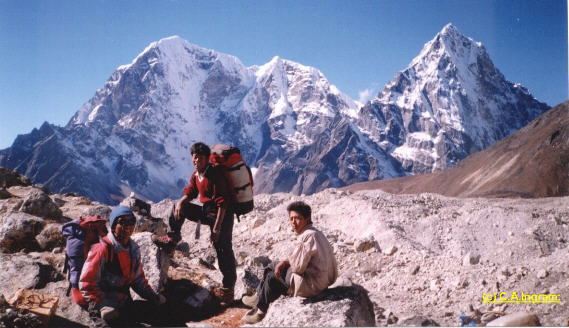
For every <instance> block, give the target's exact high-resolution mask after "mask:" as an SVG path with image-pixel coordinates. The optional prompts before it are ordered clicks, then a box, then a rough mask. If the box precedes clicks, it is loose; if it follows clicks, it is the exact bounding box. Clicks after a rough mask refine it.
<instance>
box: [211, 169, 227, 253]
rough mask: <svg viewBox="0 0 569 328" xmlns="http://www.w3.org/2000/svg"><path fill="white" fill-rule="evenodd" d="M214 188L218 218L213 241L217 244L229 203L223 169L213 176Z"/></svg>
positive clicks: (216, 170) (214, 226)
mask: <svg viewBox="0 0 569 328" xmlns="http://www.w3.org/2000/svg"><path fill="white" fill-rule="evenodd" d="M213 188H214V202H215V206H217V216H216V218H215V223H214V224H213V229H212V234H211V241H212V243H217V242H218V241H219V233H220V232H221V225H222V223H223V219H224V218H225V213H226V212H227V206H228V201H229V196H230V194H229V186H228V185H227V181H226V179H225V174H224V172H223V171H222V168H221V167H216V168H215V171H214V175H213Z"/></svg>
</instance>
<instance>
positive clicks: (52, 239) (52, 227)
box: [36, 223, 66, 251]
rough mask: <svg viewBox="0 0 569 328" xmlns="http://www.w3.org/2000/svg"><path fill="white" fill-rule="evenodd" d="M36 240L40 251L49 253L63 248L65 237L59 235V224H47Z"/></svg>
mask: <svg viewBox="0 0 569 328" xmlns="http://www.w3.org/2000/svg"><path fill="white" fill-rule="evenodd" d="M36 240H37V242H38V244H39V246H40V247H41V249H43V250H46V251H51V250H52V249H54V248H55V247H64V246H65V242H66V241H65V237H64V236H63V234H62V233H61V224H58V223H50V224H48V225H47V226H46V227H45V228H44V229H43V230H42V231H41V232H40V233H39V234H38V235H37V236H36Z"/></svg>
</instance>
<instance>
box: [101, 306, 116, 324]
mask: <svg viewBox="0 0 569 328" xmlns="http://www.w3.org/2000/svg"><path fill="white" fill-rule="evenodd" d="M100 312H101V318H102V319H103V320H105V321H109V320H114V319H116V318H118V317H119V310H117V309H115V308H114V307H110V306H103V307H102V308H101V310H100Z"/></svg>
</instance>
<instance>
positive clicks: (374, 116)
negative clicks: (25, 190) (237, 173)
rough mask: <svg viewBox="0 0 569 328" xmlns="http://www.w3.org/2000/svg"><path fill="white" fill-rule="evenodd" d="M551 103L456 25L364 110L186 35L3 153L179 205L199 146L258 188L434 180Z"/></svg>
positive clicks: (108, 193) (280, 63)
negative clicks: (237, 161) (225, 152)
mask: <svg viewBox="0 0 569 328" xmlns="http://www.w3.org/2000/svg"><path fill="white" fill-rule="evenodd" d="M547 108H548V107H547V106H546V105H545V104H542V103H540V102H538V101H537V100H535V99H534V98H533V97H532V96H531V95H530V94H529V92H528V91H527V90H526V89H525V88H523V87H522V86H520V85H517V84H512V83H510V82H508V81H507V80H506V79H505V78H504V76H503V75H502V74H501V73H500V72H499V71H498V70H497V69H496V68H495V67H494V65H493V64H492V61H491V60H490V58H489V56H488V54H487V52H486V51H485V49H484V47H483V46H482V45H481V44H480V43H478V42H475V41H473V40H472V39H470V38H467V37H465V36H463V35H462V34H460V33H459V32H458V30H457V29H456V28H455V27H454V26H452V25H450V24H449V25H447V26H445V27H444V28H443V30H442V31H441V32H440V33H438V34H437V35H436V36H435V38H434V39H433V40H432V41H430V42H429V43H427V44H426V45H425V47H424V48H423V50H422V51H421V53H420V54H419V56H418V57H417V58H415V59H414V60H413V61H412V62H411V64H410V66H409V67H408V68H407V69H405V70H404V71H402V72H400V73H398V74H397V76H396V77H395V79H394V80H393V81H391V82H390V83H388V85H387V86H386V88H385V89H384V91H383V92H381V93H380V94H379V95H378V96H377V97H376V98H375V99H374V100H372V101H371V102H369V103H368V104H366V105H365V106H363V108H359V107H358V105H357V104H356V103H355V102H354V101H353V100H352V99H351V98H350V97H348V96H347V95H345V94H343V93H342V92H341V91H340V90H338V89H337V88H336V87H335V86H334V85H333V84H331V83H330V82H329V81H328V80H327V79H326V77H325V76H324V75H323V74H322V72H320V71H318V70H317V69H316V68H313V67H308V66H304V65H301V64H299V63H295V62H292V61H289V60H285V59H282V58H279V57H275V58H273V59H272V60H271V61H270V62H268V63H266V64H264V65H262V66H251V67H245V66H244V65H243V64H242V63H241V62H240V61H239V59H237V58H236V57H234V56H231V55H227V54H222V53H219V52H216V51H214V50H210V49H204V48H201V47H198V46H195V45H193V44H191V43H189V42H187V41H185V40H183V39H181V38H179V37H170V38H166V39H162V40H160V41H158V42H154V43H152V44H150V45H149V46H148V47H147V48H146V49H145V50H144V51H143V52H142V53H141V54H140V55H138V56H137V57H136V58H135V59H134V60H133V61H132V63H130V64H128V65H123V66H120V67H119V68H118V69H117V70H116V71H115V72H114V73H113V74H112V76H111V77H110V78H109V80H108V81H107V82H106V83H105V85H104V86H103V87H102V88H101V89H99V90H97V92H96V94H95V96H94V97H93V98H91V99H90V100H89V101H88V102H87V103H85V105H83V107H82V108H81V109H80V110H79V111H77V113H75V115H74V116H73V117H72V118H71V119H70V121H69V123H68V124H67V125H66V126H65V127H57V126H54V125H51V124H49V123H45V124H44V125H42V126H41V127H40V128H39V129H34V130H33V131H32V132H31V133H30V134H26V135H20V136H18V137H17V138H16V140H15V141H14V143H13V145H12V147H10V148H8V149H5V150H2V151H0V166H3V167H7V168H10V169H15V170H17V171H18V172H20V173H23V174H25V175H26V176H28V177H29V178H30V179H32V181H34V182H35V183H42V184H44V185H46V186H47V187H49V188H50V189H51V190H54V191H57V192H60V193H65V192H78V193H80V194H82V195H86V196H88V197H90V198H92V199H95V200H98V201H101V202H104V203H107V204H113V203H117V202H118V201H119V200H120V199H122V198H123V197H125V196H126V195H128V194H129V193H130V192H131V191H135V192H137V193H138V194H139V195H141V196H142V197H144V198H146V199H150V200H154V201H158V200H160V199H163V198H166V197H178V196H179V194H180V190H181V188H182V187H183V185H184V184H185V182H186V181H187V177H188V176H189V174H190V172H191V170H192V168H191V165H190V163H189V154H188V148H189V146H190V145H191V144H192V143H194V142H196V141H204V142H206V143H208V144H214V143H219V142H222V143H230V144H233V145H237V146H238V147H240V148H241V149H242V151H243V155H244V157H245V159H246V160H247V162H248V163H249V164H250V166H251V167H253V168H254V171H255V180H256V181H257V183H256V188H255V191H256V192H257V193H273V192H292V193H294V194H302V193H305V194H310V193H314V192H317V191H320V190H323V189H325V188H328V187H341V186H345V185H348V184H352V183H356V182H361V181H368V180H377V179H387V178H394V177H399V176H405V175H407V174H415V173H424V172H431V171H436V170H440V169H443V168H446V167H447V166H453V165H455V164H456V163H457V162H458V161H460V160H461V159H463V158H465V157H466V156H467V155H468V154H470V153H472V152H474V151H477V150H480V149H484V148H486V147H488V146H489V145H491V144H492V143H493V142H495V141H497V140H499V139H500V138H502V137H504V136H506V135H508V134H509V133H511V132H513V131H515V130H516V129H519V128H520V127H522V126H524V125H525V124H526V123H527V122H529V121H530V120H531V119H533V118H534V117H536V116H537V115H539V114H540V113H542V112H544V111H545V110H546V109H547Z"/></svg>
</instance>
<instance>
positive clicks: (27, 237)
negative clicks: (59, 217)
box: [0, 212, 45, 253]
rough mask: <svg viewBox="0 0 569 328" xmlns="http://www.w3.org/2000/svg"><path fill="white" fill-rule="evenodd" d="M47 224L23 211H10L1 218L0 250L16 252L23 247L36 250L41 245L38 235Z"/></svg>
mask: <svg viewBox="0 0 569 328" xmlns="http://www.w3.org/2000/svg"><path fill="white" fill-rule="evenodd" d="M44 226H45V221H44V220H42V219H41V218H38V217H36V216H33V215H29V214H26V213H21V212H9V213H7V214H6V215H4V216H2V217H1V218H0V250H1V251H3V252H5V253H14V252H17V251H19V250H21V249H24V250H28V251H30V250H36V249H38V248H39V245H38V243H37V241H36V239H35V237H36V235H37V234H39V233H40V231H41V230H42V229H43V227H44Z"/></svg>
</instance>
